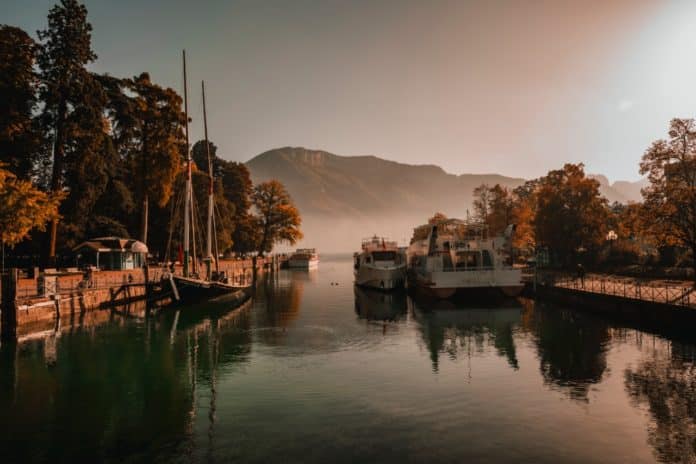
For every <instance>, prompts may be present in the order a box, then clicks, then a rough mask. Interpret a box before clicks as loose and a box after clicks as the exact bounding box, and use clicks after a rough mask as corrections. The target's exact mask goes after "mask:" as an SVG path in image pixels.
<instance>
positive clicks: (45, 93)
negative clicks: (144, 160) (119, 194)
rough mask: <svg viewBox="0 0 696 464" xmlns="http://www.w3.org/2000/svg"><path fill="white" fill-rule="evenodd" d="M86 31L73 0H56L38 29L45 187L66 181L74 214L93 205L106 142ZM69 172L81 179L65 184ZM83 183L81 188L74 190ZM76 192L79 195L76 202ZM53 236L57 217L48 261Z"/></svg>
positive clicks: (53, 233)
mask: <svg viewBox="0 0 696 464" xmlns="http://www.w3.org/2000/svg"><path fill="white" fill-rule="evenodd" d="M91 31H92V26H91V25H90V24H89V22H87V9H86V8H85V6H84V5H81V4H80V3H78V2H77V0H61V2H60V3H59V4H58V5H55V6H54V7H53V8H51V10H50V11H49V14H48V27H47V29H45V30H43V31H39V32H38V35H39V39H41V41H42V46H41V48H40V51H39V53H38V59H37V61H38V64H39V67H40V79H41V85H40V95H41V98H42V100H43V102H44V105H45V106H44V112H43V115H42V122H43V126H44V130H45V132H46V134H47V136H48V137H49V138H52V140H53V147H52V157H51V159H50V164H51V165H52V174H51V178H50V185H49V186H48V187H49V188H50V190H51V191H52V192H53V194H54V195H58V194H59V192H61V191H62V190H63V188H64V186H65V185H66V184H69V185H70V188H71V189H70V196H71V197H72V202H71V203H72V205H79V206H80V210H79V211H75V212H76V213H78V214H79V213H83V212H84V210H89V209H90V208H89V206H90V205H89V203H92V204H93V203H94V202H95V201H96V198H95V197H96V196H98V195H96V194H97V193H99V192H98V189H99V187H98V186H99V182H100V181H102V180H103V178H101V177H102V174H103V169H102V167H103V164H102V163H100V162H99V160H98V153H99V151H100V150H101V149H102V148H103V144H104V143H105V141H106V140H105V139H106V137H105V136H106V133H105V130H104V129H105V124H104V120H103V109H104V108H103V106H104V98H105V97H104V94H103V92H102V90H101V86H100V85H99V83H98V82H96V80H95V79H94V78H93V76H92V74H91V73H90V72H89V71H88V70H87V69H86V66H87V65H88V64H89V63H91V62H92V61H94V60H95V59H96V57H97V56H96V54H95V53H94V52H93V51H92V48H91ZM69 171H71V172H72V174H73V175H74V176H73V179H72V181H75V180H79V181H82V182H84V183H83V184H82V185H75V184H73V183H68V182H66V173H68V172H69ZM95 176H96V178H95ZM101 185H102V186H103V185H104V183H102V184H101ZM85 186H87V187H88V188H87V189H86V190H82V189H78V187H85ZM78 194H79V195H82V196H83V198H81V199H79V200H78V199H77V198H76V195H78ZM71 211H72V210H71ZM75 217H84V214H79V216H78V215H76V216H75ZM57 236H58V217H57V216H56V217H54V218H53V219H52V221H51V229H50V236H49V242H48V250H47V254H48V258H49V259H50V260H51V261H54V260H55V256H56V242H57Z"/></svg>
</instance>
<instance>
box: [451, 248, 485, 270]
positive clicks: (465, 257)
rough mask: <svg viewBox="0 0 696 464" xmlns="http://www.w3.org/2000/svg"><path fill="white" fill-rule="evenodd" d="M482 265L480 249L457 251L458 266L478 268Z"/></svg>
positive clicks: (459, 267) (461, 267)
mask: <svg viewBox="0 0 696 464" xmlns="http://www.w3.org/2000/svg"><path fill="white" fill-rule="evenodd" d="M480 265H481V254H480V253H479V252H478V251H460V252H459V253H457V268H458V269H463V268H467V269H470V268H477V267H479V266H480Z"/></svg>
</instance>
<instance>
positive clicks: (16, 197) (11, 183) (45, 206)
mask: <svg viewBox="0 0 696 464" xmlns="http://www.w3.org/2000/svg"><path fill="white" fill-rule="evenodd" d="M61 198H62V195H48V194H46V193H45V192H42V191H41V190H39V189H37V188H36V187H34V186H33V185H32V184H31V182H29V181H26V180H21V179H18V178H17V177H16V176H15V175H14V174H12V173H11V172H9V171H7V170H6V169H3V165H2V164H0V241H2V243H4V244H7V245H10V246H13V245H15V244H17V243H19V242H20V241H21V240H23V239H24V238H26V237H27V235H28V234H29V232H30V231H31V230H32V229H34V228H38V229H43V228H44V227H45V225H46V223H47V222H48V221H51V220H53V219H54V218H55V217H56V216H58V204H59V203H60V200H61Z"/></svg>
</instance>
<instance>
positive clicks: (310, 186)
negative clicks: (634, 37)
mask: <svg viewBox="0 0 696 464" xmlns="http://www.w3.org/2000/svg"><path fill="white" fill-rule="evenodd" d="M246 165H247V167H248V168H249V171H250V173H251V177H252V180H253V182H254V183H258V182H261V181H265V180H268V179H278V180H279V181H281V182H282V183H283V184H284V185H285V186H286V188H287V189H288V192H290V195H291V196H292V198H293V199H294V201H295V203H296V204H297V206H298V208H299V209H300V213H301V214H302V218H303V224H302V229H303V231H304V233H305V240H304V242H303V244H302V245H305V246H314V247H317V248H319V249H320V250H322V251H327V250H330V251H354V250H356V249H357V248H358V247H359V244H360V239H361V238H363V237H367V236H371V235H372V234H378V235H383V236H388V237H391V238H393V239H396V240H398V241H399V242H401V243H408V240H409V238H410V237H411V232H412V230H413V227H415V226H417V225H420V224H423V223H424V222H425V221H426V220H427V219H428V218H429V217H430V216H432V215H433V213H435V212H437V211H439V212H442V213H444V214H446V215H447V216H450V217H460V218H463V217H466V215H467V210H471V205H472V197H473V190H474V188H476V187H478V186H479V185H481V184H488V185H491V186H493V185H495V184H501V185H503V186H506V187H508V188H514V187H517V186H518V185H521V184H522V183H524V181H525V179H522V178H515V177H506V176H501V175H499V174H461V175H455V174H449V173H447V172H445V171H444V170H443V169H442V168H440V167H438V166H434V165H427V164H426V165H410V164H403V163H397V162H395V161H388V160H385V159H382V158H378V157H376V156H351V157H347V156H338V155H334V154H332V153H329V152H326V151H322V150H309V149H306V148H293V147H285V148H278V149H274V150H269V151H267V152H265V153H262V154H260V155H258V156H256V157H255V158H253V159H251V160H249V161H248V162H247V163H246ZM593 177H594V178H595V179H597V180H598V181H599V182H600V189H601V191H602V193H603V194H604V195H605V196H606V197H607V198H608V199H609V201H610V202H614V201H619V202H623V203H625V202H627V201H637V200H640V188H641V186H643V185H644V184H643V182H644V181H639V182H634V183H631V182H614V183H613V184H610V183H609V181H608V180H607V178H606V177H604V176H593ZM471 212H473V211H471Z"/></svg>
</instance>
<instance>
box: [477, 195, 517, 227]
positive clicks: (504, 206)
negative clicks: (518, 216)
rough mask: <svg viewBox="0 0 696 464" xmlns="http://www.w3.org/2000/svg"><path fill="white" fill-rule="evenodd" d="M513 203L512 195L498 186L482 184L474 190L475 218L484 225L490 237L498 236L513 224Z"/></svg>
mask: <svg viewBox="0 0 696 464" xmlns="http://www.w3.org/2000/svg"><path fill="white" fill-rule="evenodd" d="M514 207H515V201H514V198H513V195H512V193H511V192H510V191H509V190H508V189H507V188H506V187H503V186H501V185H500V184H496V185H494V186H493V187H489V186H488V185H486V184H482V185H480V186H478V187H476V188H475V189H474V212H475V213H474V214H475V218H476V219H477V220H478V221H480V222H482V223H484V224H486V225H487V226H488V230H489V232H490V233H491V234H492V235H500V234H502V233H503V231H504V230H505V228H506V227H507V226H508V225H510V224H513V223H514V214H513V213H514Z"/></svg>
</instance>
